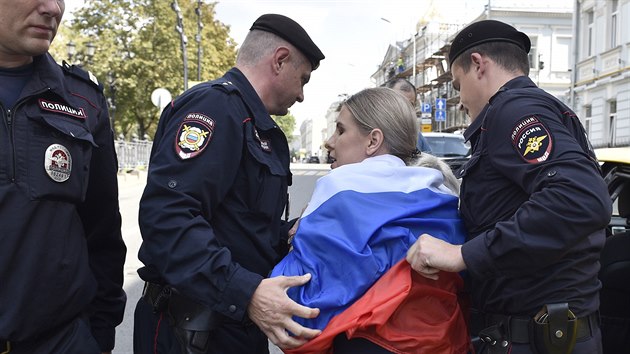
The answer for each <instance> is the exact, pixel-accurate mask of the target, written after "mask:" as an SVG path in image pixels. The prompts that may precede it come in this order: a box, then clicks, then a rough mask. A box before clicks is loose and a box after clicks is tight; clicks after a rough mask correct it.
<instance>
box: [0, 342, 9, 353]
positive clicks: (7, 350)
mask: <svg viewBox="0 0 630 354" xmlns="http://www.w3.org/2000/svg"><path fill="white" fill-rule="evenodd" d="M0 350H4V351H3V352H2V353H0V354H9V353H11V342H10V341H5V342H4V349H1V348H0Z"/></svg>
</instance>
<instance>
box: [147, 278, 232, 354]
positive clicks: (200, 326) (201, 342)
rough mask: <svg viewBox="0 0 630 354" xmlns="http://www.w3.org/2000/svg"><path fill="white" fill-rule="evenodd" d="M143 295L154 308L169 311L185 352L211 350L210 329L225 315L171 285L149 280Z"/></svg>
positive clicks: (182, 350) (194, 353) (200, 353)
mask: <svg viewBox="0 0 630 354" xmlns="http://www.w3.org/2000/svg"><path fill="white" fill-rule="evenodd" d="M142 297H143V299H145V301H147V302H148V303H149V305H151V306H152V307H153V311H154V312H156V313H157V312H163V313H164V314H166V315H167V318H168V320H169V324H170V325H171V327H172V329H173V332H174V333H175V337H176V338H177V341H178V343H179V345H180V349H181V352H182V353H183V354H204V353H206V352H207V351H208V345H209V343H210V335H211V332H212V331H214V330H216V329H217V328H218V327H219V326H220V325H221V323H222V322H223V316H222V315H221V314H219V313H217V312H215V311H212V310H211V309H209V308H208V307H206V306H204V305H202V304H200V303H198V302H196V301H194V300H192V299H190V298H188V297H186V296H184V295H181V294H179V293H178V292H177V290H176V289H173V288H171V287H169V286H168V285H158V284H153V283H148V282H147V283H146V284H145V287H144V292H143V295H142Z"/></svg>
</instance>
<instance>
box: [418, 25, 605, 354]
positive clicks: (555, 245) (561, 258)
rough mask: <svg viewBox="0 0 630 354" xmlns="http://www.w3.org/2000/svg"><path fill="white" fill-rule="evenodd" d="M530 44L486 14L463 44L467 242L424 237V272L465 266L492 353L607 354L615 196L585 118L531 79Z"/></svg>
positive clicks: (458, 55)
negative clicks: (602, 293) (604, 289)
mask: <svg viewBox="0 0 630 354" xmlns="http://www.w3.org/2000/svg"><path fill="white" fill-rule="evenodd" d="M529 49H530V40H529V38H528V37H527V35H525V34H524V33H522V32H519V31H517V30H516V29H515V28H514V27H512V26H510V25H508V24H505V23H502V22H499V21H492V20H487V21H480V22H476V23H473V24H471V25H469V26H468V27H466V28H464V29H463V30H462V31H461V32H460V33H459V34H458V35H457V36H456V37H455V39H454V40H453V43H452V46H451V49H450V52H449V61H450V67H451V72H452V74H453V87H454V88H455V89H457V90H459V92H460V100H461V103H462V105H463V107H464V108H465V109H466V111H467V112H468V114H469V115H470V117H471V119H472V123H471V125H470V126H469V127H468V129H467V130H466V132H465V134H464V136H465V137H466V139H468V140H470V142H471V144H472V156H471V159H470V161H469V162H468V163H466V164H465V165H464V166H463V168H462V169H461V170H460V174H461V177H462V178H463V183H462V187H461V206H460V208H461V215H462V217H463V219H464V221H465V224H466V227H467V229H468V232H469V240H468V241H467V242H466V243H465V244H464V245H463V246H450V245H447V244H444V243H443V242H441V241H439V240H436V239H435V238H433V237H431V236H429V235H424V236H422V237H420V239H419V241H418V242H417V243H416V244H415V245H414V247H412V249H410V251H409V253H408V257H407V259H408V260H409V262H410V263H411V264H412V266H413V268H414V269H416V270H417V271H419V272H420V273H421V274H423V275H425V276H427V277H432V278H435V277H437V276H438V271H439V270H443V271H461V270H464V269H466V270H467V272H468V275H469V276H470V278H471V290H472V301H473V307H474V308H475V309H476V310H477V311H478V312H479V313H478V314H476V315H474V316H472V317H473V320H474V321H473V322H472V323H471V331H472V333H473V334H474V335H479V337H480V338H481V340H482V342H481V343H480V344H481V350H480V352H482V353H509V352H511V353H589V354H590V353H601V351H602V349H601V334H600V330H599V327H598V315H597V310H598V307H599V298H598V291H599V288H600V282H599V280H598V278H597V272H598V269H599V254H600V251H601V249H602V246H603V244H604V238H605V231H604V230H605V227H606V225H607V223H608V221H609V219H610V215H611V202H610V198H609V196H608V193H607V189H606V185H605V183H604V181H603V179H602V177H601V175H600V171H599V167H598V163H597V161H596V159H595V156H594V153H593V151H592V148H591V146H590V144H589V142H588V140H587V138H586V134H585V132H584V129H583V128H582V126H581V124H580V122H579V120H578V118H577V117H576V115H575V114H574V113H573V112H572V111H571V110H570V109H569V108H568V107H566V106H565V105H564V104H563V103H561V102H560V101H559V100H558V99H556V98H555V97H553V96H551V95H549V94H548V93H546V92H544V91H543V90H541V89H539V88H537V87H536V85H534V83H533V82H532V81H531V80H530V79H529V78H528V77H527V74H528V72H529V63H528V59H527V53H528V52H529Z"/></svg>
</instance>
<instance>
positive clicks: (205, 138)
mask: <svg viewBox="0 0 630 354" xmlns="http://www.w3.org/2000/svg"><path fill="white" fill-rule="evenodd" d="M214 125H215V123H214V120H213V119H212V118H210V117H208V116H206V115H205V114H201V113H189V114H188V115H187V116H186V117H185V118H184V120H183V122H182V124H181V125H180V126H179V129H177V135H176V137H175V151H176V152H177V156H179V158H180V159H182V160H187V159H190V158H193V157H195V156H197V155H199V154H201V152H203V150H204V149H205V148H206V146H208V144H209V143H210V140H211V139H212V135H213V134H214Z"/></svg>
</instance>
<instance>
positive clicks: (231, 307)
mask: <svg viewBox="0 0 630 354" xmlns="http://www.w3.org/2000/svg"><path fill="white" fill-rule="evenodd" d="M228 311H230V312H232V313H234V312H236V305H230V307H228Z"/></svg>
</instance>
